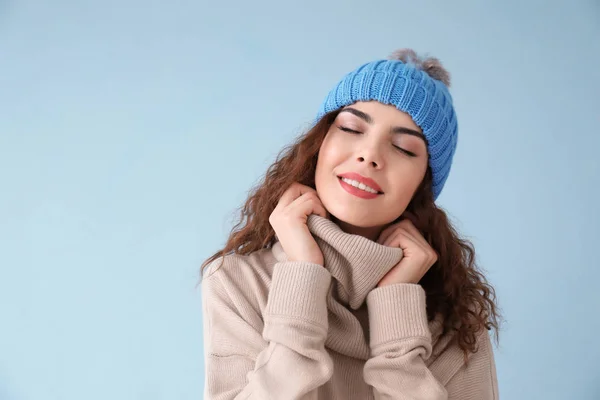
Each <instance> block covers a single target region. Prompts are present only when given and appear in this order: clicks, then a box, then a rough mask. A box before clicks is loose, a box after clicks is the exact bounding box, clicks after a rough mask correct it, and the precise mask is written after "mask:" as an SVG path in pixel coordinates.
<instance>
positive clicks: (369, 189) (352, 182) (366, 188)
mask: <svg viewBox="0 0 600 400" xmlns="http://www.w3.org/2000/svg"><path fill="white" fill-rule="evenodd" d="M342 180H343V181H344V182H346V183H347V184H348V185H352V186H354V187H357V188H359V189H361V190H364V191H365V192H369V193H375V194H377V193H379V192H378V191H377V190H375V189H373V188H372V187H369V186H367V185H365V184H364V183H360V182H357V181H355V180H352V179H347V178H342Z"/></svg>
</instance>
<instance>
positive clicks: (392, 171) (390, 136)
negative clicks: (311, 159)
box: [315, 101, 428, 240]
mask: <svg viewBox="0 0 600 400" xmlns="http://www.w3.org/2000/svg"><path fill="white" fill-rule="evenodd" d="M420 136H422V131H421V129H420V128H419V127H418V126H417V125H416V124H415V123H414V121H413V120H412V118H411V117H410V115H408V114H407V113H404V112H402V111H400V110H398V109H397V108H396V107H394V106H392V105H386V104H382V103H379V102H377V101H368V102H357V103H354V104H351V105H349V106H346V107H343V108H342V110H341V111H340V113H339V114H338V116H337V118H336V119H335V121H334V122H333V124H332V125H331V128H330V129H329V131H328V132H327V135H326V136H325V139H324V141H323V143H322V145H321V148H320V150H319V156H318V161H317V167H316V175H315V184H316V190H317V194H318V195H319V198H320V199H321V201H322V203H323V205H324V206H325V208H326V209H327V211H329V213H330V214H331V216H332V217H333V218H332V219H333V220H335V221H336V222H337V223H338V225H340V227H341V228H342V229H343V230H344V231H345V232H347V233H353V234H358V235H362V236H365V237H367V238H369V239H371V240H376V239H377V237H378V236H379V233H380V232H381V231H382V230H383V229H384V228H385V226H387V225H388V224H389V223H391V222H393V221H394V220H395V219H396V218H398V217H399V216H400V215H401V214H402V213H403V212H404V210H405V209H406V207H407V206H408V204H409V203H410V200H411V198H412V196H413V195H414V194H415V192H416V190H417V188H418V187H419V184H420V183H421V181H422V180H423V178H424V177H425V173H426V171H427V165H428V154H427V145H426V143H425V140H424V137H423V138H421V137H420ZM413 155H414V156H413ZM347 173H357V174H360V175H362V176H363V177H367V178H370V179H372V180H373V181H375V183H376V184H377V185H378V186H379V190H378V191H380V192H382V193H379V194H377V195H375V196H373V198H365V195H366V196H369V195H370V193H368V192H365V191H362V190H360V189H357V188H354V191H356V190H360V191H359V192H358V193H352V191H353V188H351V187H350V185H347V184H346V183H345V182H343V181H342V180H341V179H340V178H339V176H340V175H342V174H347ZM367 186H373V185H367ZM361 194H362V196H361Z"/></svg>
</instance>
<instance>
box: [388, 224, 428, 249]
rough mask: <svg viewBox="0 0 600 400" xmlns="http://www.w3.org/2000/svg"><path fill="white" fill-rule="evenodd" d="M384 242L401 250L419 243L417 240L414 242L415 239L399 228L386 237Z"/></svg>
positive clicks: (417, 245)
mask: <svg viewBox="0 0 600 400" xmlns="http://www.w3.org/2000/svg"><path fill="white" fill-rule="evenodd" d="M386 242H387V244H386V246H390V247H399V248H401V249H402V250H406V249H409V248H414V247H415V246H416V247H420V245H419V244H418V243H417V242H415V240H413V238H412V237H411V236H410V235H408V233H407V232H405V231H403V230H402V229H401V228H400V229H398V230H396V231H395V232H394V234H393V235H391V236H390V237H389V238H388V239H387V241H386Z"/></svg>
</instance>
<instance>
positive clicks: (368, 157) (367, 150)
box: [358, 144, 383, 169]
mask: <svg viewBox="0 0 600 400" xmlns="http://www.w3.org/2000/svg"><path fill="white" fill-rule="evenodd" d="M358 162H361V163H363V162H366V163H368V164H369V167H371V166H372V167H373V168H375V169H381V167H383V157H382V156H381V151H380V150H379V149H378V145H377V144H373V145H371V146H365V147H363V148H362V149H361V150H360V152H359V156H358Z"/></svg>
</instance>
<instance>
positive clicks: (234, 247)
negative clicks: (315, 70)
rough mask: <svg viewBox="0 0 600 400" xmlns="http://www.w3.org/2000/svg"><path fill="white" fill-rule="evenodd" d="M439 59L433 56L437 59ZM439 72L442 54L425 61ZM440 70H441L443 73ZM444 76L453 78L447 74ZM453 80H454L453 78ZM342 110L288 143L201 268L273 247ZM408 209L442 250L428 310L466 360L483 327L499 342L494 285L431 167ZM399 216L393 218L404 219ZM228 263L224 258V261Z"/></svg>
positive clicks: (405, 53)
mask: <svg viewBox="0 0 600 400" xmlns="http://www.w3.org/2000/svg"><path fill="white" fill-rule="evenodd" d="M402 57H405V58H410V59H411V60H413V61H414V52H412V51H411V50H402V51H399V52H397V53H395V54H394V58H398V59H401V58H402ZM432 60H433V61H432ZM423 63H424V64H423V65H424V66H425V67H427V66H428V65H429V64H431V65H429V68H424V69H426V70H427V69H429V70H431V71H430V72H432V74H433V75H435V73H434V72H435V71H436V70H441V69H440V68H439V67H438V66H437V60H436V59H429V60H425V61H424V62H423ZM438 75H439V73H438ZM442 78H445V80H449V77H448V76H446V75H444V76H442ZM447 84H449V82H448V83H447ZM339 112H340V110H339V109H338V110H335V111H332V112H330V113H328V114H326V115H325V116H323V117H322V118H321V119H320V120H319V121H318V122H316V124H314V126H313V127H312V128H311V129H310V130H309V131H308V132H307V133H306V134H304V135H301V136H299V137H298V138H297V139H296V140H295V141H294V142H293V143H291V144H290V145H288V146H286V147H285V148H283V149H282V150H281V152H280V153H279V154H278V156H277V158H276V161H275V162H274V163H273V164H272V165H271V166H270V167H269V168H268V170H267V172H266V174H265V177H264V181H263V182H262V183H260V184H258V185H257V186H255V187H254V188H253V189H252V191H251V192H250V195H249V197H248V199H247V200H246V202H245V204H244V205H243V207H241V208H240V209H239V212H240V219H239V222H238V223H237V224H236V225H235V226H234V227H233V228H232V230H231V233H230V235H229V238H228V239H227V242H226V244H225V247H224V248H223V249H221V250H219V251H217V252H216V253H215V254H213V255H212V256H211V257H209V258H208V259H207V260H206V261H204V263H203V264H202V266H201V268H200V271H201V272H200V274H201V278H200V279H202V273H203V271H204V268H205V267H206V266H207V265H208V264H210V263H211V262H212V261H214V260H216V259H217V258H219V257H223V258H224V256H225V255H227V254H230V253H236V254H241V255H248V254H250V253H252V252H254V251H257V250H260V249H263V248H271V247H272V246H273V245H274V244H275V243H276V241H277V238H276V236H275V231H274V230H273V228H272V227H271V224H270V223H269V216H270V215H271V213H272V212H273V210H274V209H275V206H276V205H277V203H278V202H279V199H280V197H281V196H282V194H283V192H284V191H285V190H286V189H287V188H288V187H289V186H290V185H291V184H292V183H293V182H299V183H301V184H304V185H306V186H309V187H311V188H313V189H315V171H316V165H317V157H318V154H319V149H320V147H321V143H322V142H323V140H324V139H325V136H326V134H327V132H328V131H329V128H330V127H331V125H332V124H333V122H334V120H335V118H336V117H337V114H338V113H339ZM406 211H409V212H410V213H412V214H413V215H414V217H415V221H413V222H414V223H415V226H416V228H417V229H418V230H419V231H420V232H421V233H422V235H423V237H424V238H425V239H426V240H427V242H428V243H429V245H430V246H431V247H432V248H433V249H434V250H435V251H436V252H437V253H438V260H437V262H436V263H435V264H434V265H433V266H432V267H431V268H430V269H429V271H428V272H427V273H426V274H425V276H424V277H423V278H422V279H421V281H420V282H419V284H420V285H421V286H422V287H423V289H424V290H425V292H426V299H427V316H428V319H429V321H431V320H433V319H434V318H435V317H436V315H437V314H441V315H442V316H443V321H444V326H443V331H442V335H444V334H446V333H448V332H455V333H456V335H454V336H453V338H452V340H453V341H456V343H458V345H459V347H460V348H461V349H462V350H463V353H464V357H465V362H468V355H469V353H473V352H476V351H477V340H476V339H477V336H478V334H479V333H480V332H481V330H482V329H483V328H485V329H487V330H491V329H494V330H495V337H496V343H498V342H499V332H498V331H499V325H500V324H499V321H500V319H501V316H500V312H499V307H498V305H497V299H496V294H495V290H494V288H493V287H492V286H491V285H490V284H489V283H488V282H487V281H486V278H485V276H484V274H483V273H482V271H481V270H480V269H479V268H478V266H477V265H476V260H475V249H474V247H473V244H472V243H471V242H470V241H468V240H466V239H463V238H460V237H459V235H458V233H457V231H456V230H455V229H454V227H453V226H452V224H451V222H450V220H449V218H448V217H447V215H446V213H445V211H444V210H443V209H442V208H440V207H438V206H437V205H436V204H435V202H434V198H433V191H432V172H431V167H428V168H427V172H426V175H425V177H424V179H423V181H422V182H421V184H420V186H419V188H418V189H417V191H416V192H415V195H414V196H413V198H412V199H411V201H410V203H409V205H408V206H407V209H406ZM400 219H401V217H398V218H397V219H396V220H395V221H393V222H391V223H390V224H393V223H396V222H399V221H400ZM221 265H222V264H221Z"/></svg>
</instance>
